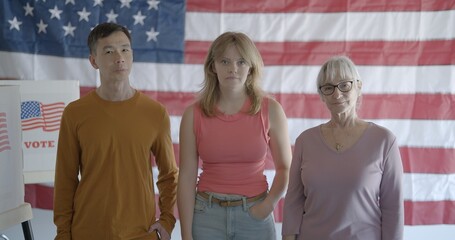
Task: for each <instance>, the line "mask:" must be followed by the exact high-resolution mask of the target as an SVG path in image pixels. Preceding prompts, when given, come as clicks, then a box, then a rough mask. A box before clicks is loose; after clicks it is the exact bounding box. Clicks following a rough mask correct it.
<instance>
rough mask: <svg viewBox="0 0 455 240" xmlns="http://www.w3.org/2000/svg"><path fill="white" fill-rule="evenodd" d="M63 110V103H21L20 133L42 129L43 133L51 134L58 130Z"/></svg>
mask: <svg viewBox="0 0 455 240" xmlns="http://www.w3.org/2000/svg"><path fill="white" fill-rule="evenodd" d="M64 109H65V103H64V102H56V103H49V104H43V103H41V102H39V101H25V102H22V103H21V121H22V131H29V130H33V129H42V130H43V131H45V132H53V131H57V130H59V129H60V119H61V117H62V113H63V110H64Z"/></svg>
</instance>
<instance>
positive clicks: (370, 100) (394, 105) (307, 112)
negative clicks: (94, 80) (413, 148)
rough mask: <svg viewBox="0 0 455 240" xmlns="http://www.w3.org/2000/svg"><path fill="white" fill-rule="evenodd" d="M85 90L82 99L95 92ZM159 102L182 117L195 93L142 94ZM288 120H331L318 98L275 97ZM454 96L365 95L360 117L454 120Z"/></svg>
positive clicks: (317, 96) (153, 92)
mask: <svg viewBox="0 0 455 240" xmlns="http://www.w3.org/2000/svg"><path fill="white" fill-rule="evenodd" d="M93 89H94V88H93V87H81V89H80V93H81V96H84V95H85V94H86V93H87V92H89V91H91V90H93ZM142 92H143V93H145V94H146V95H148V96H149V97H151V98H153V99H155V100H157V101H159V102H160V103H162V104H163V105H164V106H166V108H167V109H168V111H169V114H170V115H175V116H181V115H182V114H183V111H184V110H185V108H186V107H187V106H189V105H190V104H191V103H193V102H194V100H195V93H185V92H161V91H142ZM272 95H273V96H274V97H275V98H276V100H277V101H279V102H280V103H281V104H282V106H283V108H284V111H285V112H286V116H287V117H288V118H315V119H320V118H329V117H330V115H329V112H328V111H327V108H326V107H325V106H324V105H323V104H324V103H323V102H321V100H320V98H319V95H317V94H297V93H295V94H291V93H290V94H272ZM453 102H455V95H453V94H363V99H362V105H361V107H360V110H359V115H360V116H361V117H362V118H366V119H433V120H454V119H455V108H453V105H452V103H453Z"/></svg>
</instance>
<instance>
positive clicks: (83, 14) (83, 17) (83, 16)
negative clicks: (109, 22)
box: [77, 7, 92, 22]
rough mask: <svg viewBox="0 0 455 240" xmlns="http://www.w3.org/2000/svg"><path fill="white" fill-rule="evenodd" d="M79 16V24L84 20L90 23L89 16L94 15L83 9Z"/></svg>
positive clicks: (78, 12)
mask: <svg viewBox="0 0 455 240" xmlns="http://www.w3.org/2000/svg"><path fill="white" fill-rule="evenodd" d="M77 14H78V15H79V22H80V21H82V20H85V21H87V22H89V19H88V16H90V14H92V13H90V12H87V10H85V7H84V8H83V9H82V11H77Z"/></svg>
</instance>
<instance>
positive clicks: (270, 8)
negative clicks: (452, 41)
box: [186, 0, 455, 13]
mask: <svg viewBox="0 0 455 240" xmlns="http://www.w3.org/2000/svg"><path fill="white" fill-rule="evenodd" d="M454 8H455V5H454V3H453V2H452V1H409V0H394V1H389V0H378V1H365V0H337V1H331V0H319V1H309V0H288V1H277V0H263V1H257V0H242V4H239V3H238V2H236V1H207V0H188V1H187V4H186V9H187V11H191V12H232V13H251V12H252V11H254V12H264V13H275V12H280V13H281V12H284V13H286V12H288V13H292V12H315V13H319V12H369V11H371V12H383V11H387V12H393V11H438V10H449V9H454Z"/></svg>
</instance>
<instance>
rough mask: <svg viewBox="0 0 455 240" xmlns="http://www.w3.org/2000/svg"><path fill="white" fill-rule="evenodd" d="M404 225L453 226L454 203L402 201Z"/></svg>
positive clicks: (454, 215) (454, 219)
mask: <svg viewBox="0 0 455 240" xmlns="http://www.w3.org/2000/svg"><path fill="white" fill-rule="evenodd" d="M404 213H405V214H404V223H405V224H406V225H431V224H455V201H425V202H416V201H404Z"/></svg>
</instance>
